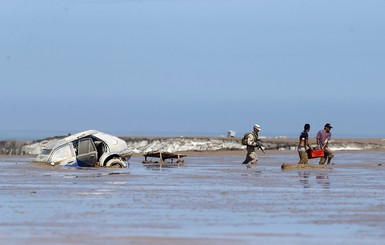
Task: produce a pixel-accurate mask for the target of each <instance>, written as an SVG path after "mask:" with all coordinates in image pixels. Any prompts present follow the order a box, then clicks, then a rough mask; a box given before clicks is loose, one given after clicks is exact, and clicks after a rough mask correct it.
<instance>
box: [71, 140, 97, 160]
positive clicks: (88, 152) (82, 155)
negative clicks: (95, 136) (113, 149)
mask: <svg viewBox="0 0 385 245" xmlns="http://www.w3.org/2000/svg"><path fill="white" fill-rule="evenodd" d="M76 160H77V162H78V166H80V167H96V162H97V160H98V152H97V151H96V147H95V144H94V142H93V141H92V139H90V138H85V139H80V140H79V142H78V149H77V156H76Z"/></svg>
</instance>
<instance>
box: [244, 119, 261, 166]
mask: <svg viewBox="0 0 385 245" xmlns="http://www.w3.org/2000/svg"><path fill="white" fill-rule="evenodd" d="M260 130H261V126H259V125H258V124H255V125H254V127H253V132H251V133H247V134H246V135H245V136H244V139H243V140H242V144H244V145H246V151H247V153H246V159H245V160H244V161H243V163H242V164H248V163H251V164H253V165H256V164H257V162H258V156H257V152H256V147H257V146H258V145H259V144H260V140H259V136H258V132H259V131H260Z"/></svg>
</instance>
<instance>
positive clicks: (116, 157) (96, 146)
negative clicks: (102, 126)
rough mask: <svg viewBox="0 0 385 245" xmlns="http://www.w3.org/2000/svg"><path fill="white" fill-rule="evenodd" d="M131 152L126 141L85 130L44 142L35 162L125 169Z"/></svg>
mask: <svg viewBox="0 0 385 245" xmlns="http://www.w3.org/2000/svg"><path fill="white" fill-rule="evenodd" d="M130 157H131V153H130V151H129V149H128V147H127V143H126V141H124V140H122V139H120V138H118V137H115V136H112V135H109V134H106V133H103V132H100V131H96V130H87V131H83V132H80V133H77V134H73V135H69V136H67V137H65V138H62V139H57V140H53V141H49V142H47V144H46V145H45V146H44V148H43V149H42V150H41V152H40V154H39V155H38V156H37V157H36V159H35V162H37V163H48V164H51V165H52V166H54V165H70V166H79V167H114V168H125V167H128V160H129V159H130Z"/></svg>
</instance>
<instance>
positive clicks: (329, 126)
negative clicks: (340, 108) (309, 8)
mask: <svg viewBox="0 0 385 245" xmlns="http://www.w3.org/2000/svg"><path fill="white" fill-rule="evenodd" d="M324 128H333V126H332V125H331V124H330V123H327V124H325V127H324Z"/></svg>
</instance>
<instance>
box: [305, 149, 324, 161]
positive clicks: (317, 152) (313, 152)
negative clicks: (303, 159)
mask: <svg viewBox="0 0 385 245" xmlns="http://www.w3.org/2000/svg"><path fill="white" fill-rule="evenodd" d="M323 156H324V149H319V150H315V149H313V150H308V151H307V158H309V159H310V158H317V157H323Z"/></svg>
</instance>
